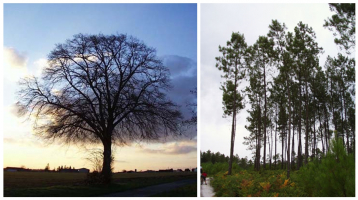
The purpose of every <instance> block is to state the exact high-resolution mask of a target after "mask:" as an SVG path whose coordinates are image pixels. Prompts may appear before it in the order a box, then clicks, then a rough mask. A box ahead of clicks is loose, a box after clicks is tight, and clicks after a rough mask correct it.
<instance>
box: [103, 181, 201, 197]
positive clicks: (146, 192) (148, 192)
mask: <svg viewBox="0 0 358 200" xmlns="http://www.w3.org/2000/svg"><path fill="white" fill-rule="evenodd" d="M195 182H196V179H187V180H181V181H176V182H172V183H164V184H160V185H152V186H148V187H144V188H138V189H134V190H128V191H124V192H118V193H113V194H107V195H104V196H103V197H149V196H152V195H155V194H159V193H162V192H167V191H170V190H172V189H175V188H178V187H181V186H185V185H187V184H190V183H195Z"/></svg>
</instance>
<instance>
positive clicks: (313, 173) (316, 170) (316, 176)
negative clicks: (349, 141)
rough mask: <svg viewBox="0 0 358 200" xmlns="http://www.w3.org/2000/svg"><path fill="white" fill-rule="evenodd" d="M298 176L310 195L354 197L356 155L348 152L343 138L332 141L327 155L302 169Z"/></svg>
mask: <svg viewBox="0 0 358 200" xmlns="http://www.w3.org/2000/svg"><path fill="white" fill-rule="evenodd" d="M299 173H300V175H301V176H300V177H301V178H298V179H299V180H300V182H301V185H302V186H303V187H304V190H305V191H306V192H307V193H308V195H309V196H320V197H354V196H355V162H354V155H352V154H347V151H346V149H345V147H344V144H343V141H342V139H341V138H338V139H333V140H332V141H331V142H330V149H329V152H328V153H327V155H326V157H323V158H322V160H321V161H320V162H319V161H318V160H315V161H312V162H310V163H309V164H308V165H306V166H304V167H302V168H301V169H300V172H299Z"/></svg>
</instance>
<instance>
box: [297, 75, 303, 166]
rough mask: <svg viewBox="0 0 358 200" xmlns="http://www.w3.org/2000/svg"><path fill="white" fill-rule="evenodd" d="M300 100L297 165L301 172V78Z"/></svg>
mask: <svg viewBox="0 0 358 200" xmlns="http://www.w3.org/2000/svg"><path fill="white" fill-rule="evenodd" d="M298 85H299V96H300V97H299V100H298V157H297V158H298V163H297V169H298V170H299V169H300V167H301V166H302V143H301V129H302V128H301V126H302V122H301V118H302V108H301V107H302V102H301V100H302V92H301V76H299V83H298Z"/></svg>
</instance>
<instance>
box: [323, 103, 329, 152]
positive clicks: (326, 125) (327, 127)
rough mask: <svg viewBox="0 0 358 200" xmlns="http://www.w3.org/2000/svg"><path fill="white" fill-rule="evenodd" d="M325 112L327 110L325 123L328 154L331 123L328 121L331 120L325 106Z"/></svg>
mask: <svg viewBox="0 0 358 200" xmlns="http://www.w3.org/2000/svg"><path fill="white" fill-rule="evenodd" d="M324 110H325V112H324V114H325V118H326V120H325V121H326V122H325V140H326V141H325V142H326V153H327V152H328V149H329V142H328V141H329V123H328V120H329V118H328V110H327V107H326V106H325V107H324Z"/></svg>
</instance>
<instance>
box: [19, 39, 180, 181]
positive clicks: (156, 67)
mask: <svg viewBox="0 0 358 200" xmlns="http://www.w3.org/2000/svg"><path fill="white" fill-rule="evenodd" d="M48 63H49V67H47V68H45V69H44V70H43V73H42V76H41V78H37V77H31V78H24V79H22V80H21V81H20V86H21V90H20V91H19V93H18V94H19V101H18V103H17V105H18V107H19V110H20V114H28V115H29V116H34V117H35V119H36V120H35V121H34V130H35V131H36V133H37V134H38V135H40V136H41V137H43V138H45V139H52V140H61V141H64V142H66V143H68V144H70V143H84V144H87V143H101V144H103V148H104V150H103V168H102V172H101V173H102V175H103V177H104V179H103V181H104V183H108V182H110V177H111V166H110V165H111V157H112V151H111V147H112V144H117V145H125V144H127V143H128V142H130V141H134V140H135V141H137V140H146V141H148V140H153V139H158V138H159V137H161V136H166V135H168V134H180V130H179V126H178V124H179V123H180V121H181V118H182V117H181V113H180V112H179V111H178V107H177V105H175V104H174V103H173V102H172V101H171V100H169V99H168V98H167V96H166V94H165V91H167V90H168V89H170V84H169V70H168V69H167V68H166V67H164V65H163V63H162V61H161V60H159V59H158V58H157V57H156V51H155V49H153V48H150V47H147V46H146V45H145V44H144V43H143V42H141V41H139V40H138V39H136V38H135V37H132V36H127V35H123V34H117V35H109V36H106V35H102V34H99V35H84V34H78V35H75V36H74V37H73V38H72V39H69V40H67V41H66V42H65V43H63V44H57V45H56V47H55V49H54V50H53V51H51V53H50V54H49V55H48Z"/></svg>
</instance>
